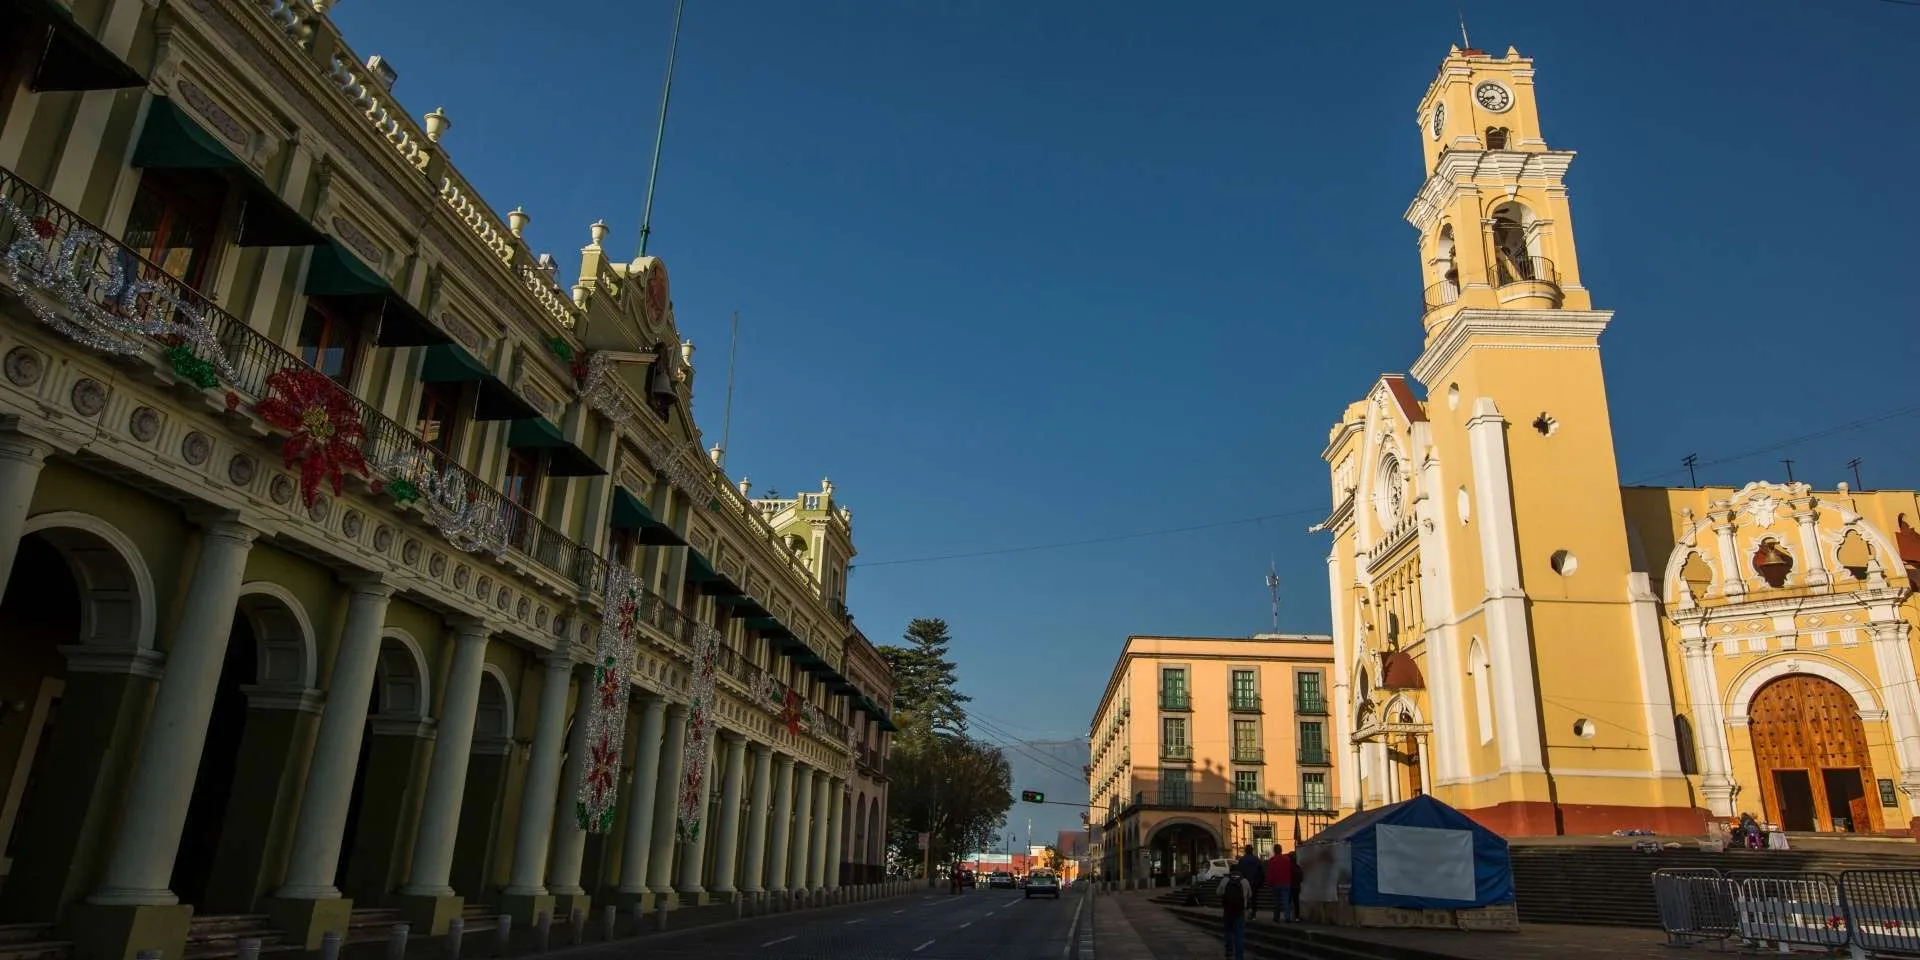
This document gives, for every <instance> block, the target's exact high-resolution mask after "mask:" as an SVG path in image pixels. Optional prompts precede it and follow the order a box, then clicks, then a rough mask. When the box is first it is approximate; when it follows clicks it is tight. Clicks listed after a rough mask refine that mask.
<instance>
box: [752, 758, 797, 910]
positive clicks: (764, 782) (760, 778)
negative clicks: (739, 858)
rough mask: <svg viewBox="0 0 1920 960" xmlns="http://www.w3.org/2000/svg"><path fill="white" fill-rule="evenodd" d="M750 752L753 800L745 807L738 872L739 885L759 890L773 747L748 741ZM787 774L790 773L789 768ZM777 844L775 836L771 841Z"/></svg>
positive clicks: (764, 857) (762, 878) (763, 872)
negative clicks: (743, 845)
mask: <svg viewBox="0 0 1920 960" xmlns="http://www.w3.org/2000/svg"><path fill="white" fill-rule="evenodd" d="M747 749H748V750H751V751H752V752H753V794H752V796H753V800H752V803H751V804H750V805H749V806H748V807H747V863H746V868H745V870H744V871H742V873H741V876H740V889H741V890H743V891H745V892H747V893H759V892H760V891H761V889H762V885H763V883H764V881H765V880H766V876H767V827H768V823H767V820H768V818H769V817H770V816H771V812H770V811H769V809H768V801H769V800H770V799H771V797H772V795H773V784H772V782H771V781H772V778H773V748H771V747H768V746H767V745H766V744H764V743H754V744H749V745H748V747H747ZM787 775H788V776H792V772H791V768H789V772H788V774H787ZM774 842H775V844H776V845H777V844H778V843H779V841H778V840H775V841H774Z"/></svg>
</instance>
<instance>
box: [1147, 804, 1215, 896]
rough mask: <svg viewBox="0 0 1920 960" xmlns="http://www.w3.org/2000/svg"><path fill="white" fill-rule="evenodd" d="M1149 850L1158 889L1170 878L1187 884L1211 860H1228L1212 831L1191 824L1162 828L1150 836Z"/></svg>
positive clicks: (1175, 823) (1183, 822)
mask: <svg viewBox="0 0 1920 960" xmlns="http://www.w3.org/2000/svg"><path fill="white" fill-rule="evenodd" d="M1147 849H1148V850H1149V851H1150V852H1151V854H1152V857H1153V878H1154V883H1155V884H1156V885H1158V884H1160V883H1162V882H1163V880H1162V878H1167V877H1170V878H1172V879H1171V882H1172V883H1175V884H1179V883H1183V882H1185V881H1186V880H1187V879H1189V878H1191V877H1192V876H1193V875H1194V874H1195V873H1197V872H1199V870H1200V869H1201V868H1202V867H1204V866H1205V865H1206V862H1207V861H1208V860H1212V859H1214V858H1216V857H1224V856H1226V854H1225V853H1223V852H1222V851H1221V846H1220V837H1219V835H1218V834H1216V833H1214V832H1213V830H1212V829H1210V828H1208V827H1205V826H1202V825H1201V824H1198V823H1194V822H1192V821H1189V820H1174V821H1170V822H1167V823H1163V824H1160V825H1159V826H1157V827H1155V828H1154V829H1153V833H1151V834H1149V835H1148V836H1147Z"/></svg>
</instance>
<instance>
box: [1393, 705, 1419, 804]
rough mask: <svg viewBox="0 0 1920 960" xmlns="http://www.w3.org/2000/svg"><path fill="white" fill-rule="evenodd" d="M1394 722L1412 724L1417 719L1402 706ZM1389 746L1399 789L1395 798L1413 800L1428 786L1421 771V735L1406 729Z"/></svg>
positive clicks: (1405, 724)
mask: <svg viewBox="0 0 1920 960" xmlns="http://www.w3.org/2000/svg"><path fill="white" fill-rule="evenodd" d="M1393 719H1394V723H1396V724H1398V725H1401V726H1411V725H1412V724H1413V723H1414V722H1415V721H1414V719H1413V713H1412V712H1411V711H1409V710H1407V709H1406V708H1404V707H1402V708H1401V709H1400V711H1399V712H1398V713H1397V714H1395V715H1394V718H1393ZM1390 743H1391V744H1392V745H1391V746H1390V747H1388V748H1387V757H1388V759H1389V760H1391V761H1392V762H1393V764H1394V767H1395V770H1394V773H1395V778H1396V783H1395V786H1396V787H1397V788H1398V791H1397V792H1396V793H1395V794H1394V799H1395V800H1411V799H1413V798H1414V797H1417V796H1420V795H1421V794H1423V793H1426V792H1427V791H1426V786H1425V783H1424V780H1423V778H1422V776H1421V771H1420V735H1419V734H1417V733H1414V732H1412V731H1410V730H1409V731H1406V732H1404V733H1401V734H1399V735H1397V736H1396V737H1394V739H1393V740H1392V741H1390Z"/></svg>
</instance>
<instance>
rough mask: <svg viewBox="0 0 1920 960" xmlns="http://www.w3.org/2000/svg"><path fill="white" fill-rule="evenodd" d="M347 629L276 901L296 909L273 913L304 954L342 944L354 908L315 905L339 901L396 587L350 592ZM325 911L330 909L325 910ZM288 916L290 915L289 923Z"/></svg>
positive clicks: (374, 584) (364, 582)
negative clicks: (343, 853) (326, 941)
mask: <svg viewBox="0 0 1920 960" xmlns="http://www.w3.org/2000/svg"><path fill="white" fill-rule="evenodd" d="M348 589H349V591H350V592H349V597H348V600H347V622H346V624H345V626H343V627H342V628H341V630H340V644H339V652H338V653H337V654H335V656H334V658H333V675H332V676H331V677H330V678H329V679H328V681H327V701H326V707H325V709H324V710H323V711H322V712H321V714H320V732H319V733H318V734H317V735H316V736H315V738H314V744H313V760H312V762H311V763H309V764H308V765H307V786H306V791H305V792H304V793H302V794H301V799H300V814H299V821H298V824H297V826H295V828H294V834H293V855H292V858H291V859H290V860H289V861H288V863H287V877H286V882H285V883H284V884H282V885H281V887H280V891H279V892H278V893H277V894H275V896H276V897H277V898H278V899H280V900H285V901H295V903H292V904H288V905H286V906H285V907H281V908H279V909H278V910H276V911H274V912H275V913H277V914H280V915H279V916H276V918H275V919H276V921H277V922H279V923H281V924H282V925H283V926H288V929H290V930H292V931H293V932H294V933H296V934H300V935H301V937H302V939H303V941H306V942H307V949H309V950H317V949H319V948H320V937H321V936H322V935H323V934H325V933H326V931H328V930H335V931H338V932H339V933H340V935H341V936H342V937H345V936H346V932H347V918H348V916H349V915H350V914H351V912H352V902H351V901H340V902H339V903H337V904H329V905H328V906H327V907H322V906H320V905H318V904H316V903H315V901H323V900H339V899H340V891H339V890H338V889H337V888H336V887H335V886H334V875H335V873H336V871H337V870H338V867H339V864H340V845H341V844H342V843H343V842H345V839H346V838H345V831H346V827H347V807H348V806H349V805H350V804H351V803H352V802H353V780H354V772H355V771H356V770H357V769H358V768H359V766H360V741H361V739H362V738H363V737H364V736H365V735H366V730H367V705H368V702H369V701H370V699H371V697H372V693H373V683H374V675H375V667H377V666H378V665H379V662H380V636H381V632H382V630H383V629H384V627H385V626H386V622H387V601H388V599H389V598H391V597H392V596H393V585H392V584H388V583H384V582H382V581H381V580H380V578H379V577H377V576H373V577H367V578H364V579H361V580H357V581H354V582H352V583H351V584H349V587H348ZM329 907H330V909H329ZM288 913H291V914H292V915H287V914H288Z"/></svg>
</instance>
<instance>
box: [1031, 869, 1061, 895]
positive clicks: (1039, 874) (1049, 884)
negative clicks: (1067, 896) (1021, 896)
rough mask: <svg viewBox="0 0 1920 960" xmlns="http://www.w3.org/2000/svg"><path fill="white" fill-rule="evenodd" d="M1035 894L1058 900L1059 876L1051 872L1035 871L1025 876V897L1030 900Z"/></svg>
mask: <svg viewBox="0 0 1920 960" xmlns="http://www.w3.org/2000/svg"><path fill="white" fill-rule="evenodd" d="M1035 894H1046V895H1048V896H1051V897H1052V898H1054V899H1055V900H1058V899H1060V875H1059V874H1056V873H1054V872H1053V871H1052V870H1035V871H1033V872H1032V873H1029V874H1027V887H1026V895H1027V897H1028V898H1029V899H1031V898H1032V897H1033V896H1034V895H1035Z"/></svg>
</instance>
